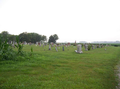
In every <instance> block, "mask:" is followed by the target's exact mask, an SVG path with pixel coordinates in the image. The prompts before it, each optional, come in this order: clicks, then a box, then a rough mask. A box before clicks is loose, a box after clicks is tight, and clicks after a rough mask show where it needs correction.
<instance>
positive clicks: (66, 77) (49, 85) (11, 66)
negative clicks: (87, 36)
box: [0, 45, 120, 89]
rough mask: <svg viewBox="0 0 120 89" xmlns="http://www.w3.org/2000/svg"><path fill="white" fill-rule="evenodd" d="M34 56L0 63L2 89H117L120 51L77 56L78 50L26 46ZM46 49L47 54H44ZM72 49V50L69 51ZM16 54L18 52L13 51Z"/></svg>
mask: <svg viewBox="0 0 120 89" xmlns="http://www.w3.org/2000/svg"><path fill="white" fill-rule="evenodd" d="M30 48H33V49H34V52H33V54H34V56H33V57H31V56H28V57H22V56H20V57H19V58H20V59H23V60H18V61H10V60H8V61H0V89H26V88H27V89H115V88H116V85H117V81H116V80H115V79H116V76H115V73H114V69H115V65H116V64H117V62H118V61H119V60H120V57H119V54H120V51H119V50H120V48H119V47H107V50H106V51H105V50H104V48H99V49H94V50H92V49H91V50H90V51H84V50H85V49H84V48H82V51H83V54H77V53H75V52H74V50H76V49H77V47H73V46H70V47H65V51H62V47H60V48H59V47H58V52H56V50H55V48H54V47H51V50H48V49H49V47H48V46H45V47H39V46H34V45H31V46H30V45H26V46H24V48H23V51H26V52H27V53H30V52H32V50H30ZM44 49H45V50H44ZM68 49H69V50H68ZM14 50H17V48H16V49H14Z"/></svg>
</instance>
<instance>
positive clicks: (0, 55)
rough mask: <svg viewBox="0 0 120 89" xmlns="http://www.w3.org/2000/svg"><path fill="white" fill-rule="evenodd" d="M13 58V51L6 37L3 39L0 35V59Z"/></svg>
mask: <svg viewBox="0 0 120 89" xmlns="http://www.w3.org/2000/svg"><path fill="white" fill-rule="evenodd" d="M14 58H15V52H14V51H13V50H12V47H11V45H10V44H8V43H7V38H6V39H5V40H4V39H3V37H0V60H11V59H14Z"/></svg>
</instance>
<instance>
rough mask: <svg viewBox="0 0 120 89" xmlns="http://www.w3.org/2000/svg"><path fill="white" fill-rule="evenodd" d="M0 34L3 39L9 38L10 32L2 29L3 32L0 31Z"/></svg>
mask: <svg viewBox="0 0 120 89" xmlns="http://www.w3.org/2000/svg"><path fill="white" fill-rule="evenodd" d="M1 36H2V37H3V38H4V39H6V38H9V36H10V34H9V33H8V32H7V31H3V32H2V33H1Z"/></svg>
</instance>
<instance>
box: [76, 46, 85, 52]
mask: <svg viewBox="0 0 120 89" xmlns="http://www.w3.org/2000/svg"><path fill="white" fill-rule="evenodd" d="M75 52H77V53H83V52H82V45H81V44H79V45H78V46H77V50H75Z"/></svg>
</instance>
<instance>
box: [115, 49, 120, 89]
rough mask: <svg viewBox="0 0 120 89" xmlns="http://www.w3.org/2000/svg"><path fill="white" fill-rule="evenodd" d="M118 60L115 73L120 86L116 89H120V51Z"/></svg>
mask: <svg viewBox="0 0 120 89" xmlns="http://www.w3.org/2000/svg"><path fill="white" fill-rule="evenodd" d="M117 59H118V60H119V61H118V63H117V65H116V66H115V73H116V76H117V78H116V80H117V81H118V85H117V86H116V89H120V50H119V52H118V56H117Z"/></svg>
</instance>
